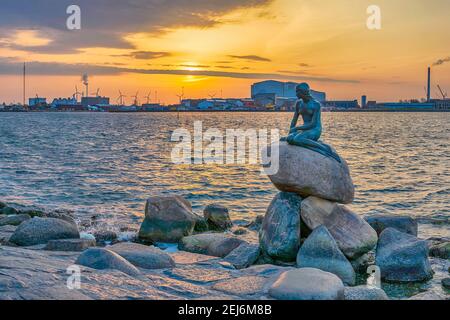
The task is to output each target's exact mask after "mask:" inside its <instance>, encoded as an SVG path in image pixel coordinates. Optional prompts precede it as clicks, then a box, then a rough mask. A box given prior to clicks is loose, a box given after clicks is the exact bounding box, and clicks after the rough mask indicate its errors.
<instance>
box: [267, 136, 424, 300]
mask: <svg viewBox="0 0 450 320" xmlns="http://www.w3.org/2000/svg"><path fill="white" fill-rule="evenodd" d="M276 147H277V148H279V157H280V160H279V170H278V172H276V173H275V174H273V173H272V172H271V173H270V174H269V178H270V180H271V181H272V182H273V184H274V185H275V187H276V188H277V189H279V190H280V191H281V192H280V193H278V194H277V195H276V196H275V198H274V199H273V200H272V202H271V204H270V206H269V207H268V209H267V212H266V215H265V217H264V219H263V222H262V226H261V229H260V231H259V241H260V249H261V255H262V257H265V258H266V259H261V258H260V260H262V261H271V262H272V263H275V264H281V265H285V264H291V265H295V266H296V267H297V268H299V269H297V271H290V272H287V273H285V274H283V275H282V276H281V277H280V278H279V279H278V281H276V282H275V284H274V285H273V286H272V288H271V290H270V294H271V296H272V297H274V298H278V299H323V298H325V299H341V298H344V297H346V299H348V300H354V299H387V296H386V294H385V293H384V291H383V290H381V289H379V288H378V289H377V288H374V287H368V286H362V287H361V286H360V287H355V288H354V289H353V288H351V287H349V288H351V289H349V290H346V291H345V292H344V285H346V286H354V285H355V284H356V273H363V274H365V273H366V271H367V267H368V266H369V265H370V264H373V262H375V263H376V265H377V266H378V267H380V269H381V278H382V279H383V280H385V281H390V282H417V281H425V280H427V279H430V278H431V277H432V270H431V267H430V263H429V260H428V247H427V245H426V242H425V241H420V240H418V239H417V238H416V237H417V222H416V221H415V220H414V219H411V218H409V217H395V216H394V217H381V216H376V217H371V218H367V219H366V220H365V219H363V218H362V217H361V216H360V215H358V214H356V213H354V212H353V211H352V210H351V209H350V208H348V207H347V206H346V204H350V203H351V202H352V201H353V198H354V192H355V188H354V185H353V182H352V179H351V176H350V170H349V168H348V166H347V163H346V161H345V160H344V159H342V158H341V161H340V162H339V161H336V160H335V159H332V158H328V157H325V156H323V155H321V154H319V153H316V152H313V151H310V150H307V149H304V148H301V147H297V146H291V145H288V144H287V143H285V142H280V143H277V144H276V145H272V146H271V147H269V148H276ZM263 153H269V154H270V150H269V151H266V150H263ZM378 237H380V239H378ZM378 240H379V241H378ZM375 250H376V251H375ZM372 257H375V258H372ZM371 260H372V262H371ZM373 260H375V261H373ZM343 284H344V285H343Z"/></svg>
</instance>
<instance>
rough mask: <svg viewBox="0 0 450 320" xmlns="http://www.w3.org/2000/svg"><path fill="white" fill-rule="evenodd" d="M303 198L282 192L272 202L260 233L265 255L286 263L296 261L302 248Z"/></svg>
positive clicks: (260, 241)
mask: <svg viewBox="0 0 450 320" xmlns="http://www.w3.org/2000/svg"><path fill="white" fill-rule="evenodd" d="M301 202H302V198H301V197H300V196H298V195H297V194H295V193H286V192H280V193H278V194H277V195H276V196H275V198H274V199H273V200H272V202H271V204H270V206H269V208H268V209H267V212H266V215H265V217H264V221H263V224H262V226H261V229H260V231H259V243H260V246H261V251H262V254H263V255H266V256H268V257H270V258H272V259H274V260H280V261H284V262H291V261H295V258H296V256H297V253H298V249H299V248H300V210H301Z"/></svg>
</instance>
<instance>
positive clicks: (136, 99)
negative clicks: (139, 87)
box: [133, 91, 139, 107]
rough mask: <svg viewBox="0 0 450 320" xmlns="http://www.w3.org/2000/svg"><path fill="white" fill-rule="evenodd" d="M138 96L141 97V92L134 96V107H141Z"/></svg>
mask: <svg viewBox="0 0 450 320" xmlns="http://www.w3.org/2000/svg"><path fill="white" fill-rule="evenodd" d="M138 95H139V91H137V92H136V95H134V96H133V98H134V105H135V106H136V107H137V106H138V105H139V101H138Z"/></svg>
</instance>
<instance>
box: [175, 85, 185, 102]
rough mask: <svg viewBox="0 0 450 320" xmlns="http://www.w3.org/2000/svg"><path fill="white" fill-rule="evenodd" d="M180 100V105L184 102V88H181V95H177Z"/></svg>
mask: <svg viewBox="0 0 450 320" xmlns="http://www.w3.org/2000/svg"><path fill="white" fill-rule="evenodd" d="M176 96H177V97H178V99H180V104H181V102H182V101H183V100H184V87H182V88H181V94H177V95H176Z"/></svg>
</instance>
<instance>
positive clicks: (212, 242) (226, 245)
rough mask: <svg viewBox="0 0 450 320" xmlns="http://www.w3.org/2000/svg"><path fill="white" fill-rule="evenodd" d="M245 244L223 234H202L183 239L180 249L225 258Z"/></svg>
mask: <svg viewBox="0 0 450 320" xmlns="http://www.w3.org/2000/svg"><path fill="white" fill-rule="evenodd" d="M242 243H244V241H243V240H241V239H238V238H234V237H231V236H228V235H225V234H221V233H202V234H197V235H193V236H188V237H184V238H183V239H181V241H180V243H179V245H178V247H179V249H180V250H182V251H187V252H192V253H199V254H205V255H209V256H215V257H225V256H227V255H228V254H229V253H230V252H231V251H233V250H234V249H236V248H237V247H238V246H240V245H241V244H242Z"/></svg>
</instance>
